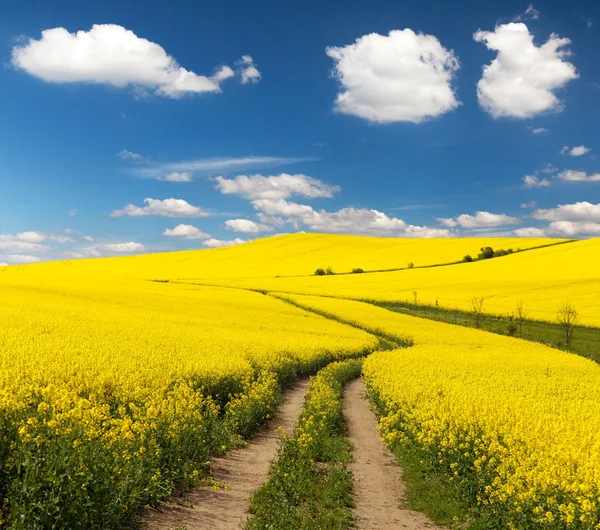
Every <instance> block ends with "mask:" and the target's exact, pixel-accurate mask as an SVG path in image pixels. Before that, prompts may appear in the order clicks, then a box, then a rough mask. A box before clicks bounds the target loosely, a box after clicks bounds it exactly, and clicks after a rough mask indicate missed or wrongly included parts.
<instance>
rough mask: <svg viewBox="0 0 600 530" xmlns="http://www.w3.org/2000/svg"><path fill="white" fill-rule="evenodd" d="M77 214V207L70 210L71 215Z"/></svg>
mask: <svg viewBox="0 0 600 530" xmlns="http://www.w3.org/2000/svg"><path fill="white" fill-rule="evenodd" d="M76 215H77V210H76V209H75V208H73V209H71V210H69V217H75V216H76Z"/></svg>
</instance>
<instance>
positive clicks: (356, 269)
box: [352, 267, 365, 274]
mask: <svg viewBox="0 0 600 530" xmlns="http://www.w3.org/2000/svg"><path fill="white" fill-rule="evenodd" d="M363 272H365V271H364V269H361V268H360V267H357V268H355V269H352V274H362V273H363Z"/></svg>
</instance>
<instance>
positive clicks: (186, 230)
mask: <svg viewBox="0 0 600 530" xmlns="http://www.w3.org/2000/svg"><path fill="white" fill-rule="evenodd" d="M163 236H168V237H179V238H182V239H208V238H209V237H210V234H205V233H204V232H203V231H202V230H200V229H199V228H197V227H195V226H192V225H184V224H179V225H177V226H176V227H175V228H167V229H166V230H165V231H164V232H163Z"/></svg>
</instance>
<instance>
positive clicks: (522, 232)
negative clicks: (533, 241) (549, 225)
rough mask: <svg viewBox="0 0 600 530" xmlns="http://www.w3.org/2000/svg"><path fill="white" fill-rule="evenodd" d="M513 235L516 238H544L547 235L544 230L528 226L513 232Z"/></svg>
mask: <svg viewBox="0 0 600 530" xmlns="http://www.w3.org/2000/svg"><path fill="white" fill-rule="evenodd" d="M513 234H514V235H515V236H517V237H546V236H547V234H546V232H545V230H542V229H541V228H535V227H533V226H528V227H525V228H517V229H516V230H513Z"/></svg>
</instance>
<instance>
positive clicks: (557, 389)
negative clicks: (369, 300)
mask: <svg viewBox="0 0 600 530" xmlns="http://www.w3.org/2000/svg"><path fill="white" fill-rule="evenodd" d="M286 296H288V297H289V298H290V299H292V300H293V301H294V302H296V303H297V304H300V305H301V306H304V307H310V308H311V309H313V310H317V311H319V312H323V313H326V314H329V315H331V316H333V317H335V318H337V319H340V320H341V321H345V322H349V323H352V324H354V325H357V326H360V327H362V328H363V329H366V330H369V331H371V332H374V333H379V334H384V335H385V336H386V337H392V338H395V339H396V340H397V341H399V342H400V341H401V342H403V343H405V344H410V345H411V346H410V347H408V348H404V349H396V350H391V351H378V352H376V353H374V354H372V355H371V356H369V357H368V358H367V359H366V360H365V362H364V364H363V374H364V377H365V380H366V383H367V386H368V389H369V392H370V394H371V396H372V397H373V398H374V400H375V402H376V403H377V404H378V405H379V408H380V411H381V414H382V416H381V420H380V429H381V433H382V436H383V438H384V440H385V441H386V443H387V444H389V445H390V446H392V447H393V446H395V445H396V444H405V445H406V446H408V447H411V448H413V449H416V450H417V451H418V452H419V453H420V454H421V455H422V458H424V459H428V460H429V461H430V463H431V464H433V465H435V466H436V467H438V468H440V469H442V470H443V471H445V472H446V473H448V474H449V475H450V476H451V477H452V480H453V481H454V482H455V483H456V484H457V487H458V488H459V489H461V490H462V491H463V493H464V494H465V495H466V496H467V497H471V498H472V500H473V501H475V502H476V503H477V505H478V506H479V508H480V509H482V510H484V511H487V512H488V513H490V514H491V517H490V519H489V520H490V521H493V522H495V523H496V524H497V528H527V529H535V528H585V529H592V528H596V529H597V528H600V434H599V433H600V367H599V366H598V365H597V364H596V363H594V362H592V361H590V360H588V359H584V358H582V357H578V356H576V355H572V354H569V353H565V352H562V351H559V350H554V349H552V348H548V347H546V346H544V345H541V344H536V343H531V342H526V341H523V340H520V339H516V338H510V337H503V336H498V335H494V334H491V333H486V332H483V331H479V330H475V329H470V328H462V327H457V326H452V325H450V324H444V323H440V322H432V321H429V320H424V319H419V318H415V317H410V316H406V315H403V314H399V313H394V312H391V311H387V310H385V309H381V308H378V307H375V306H372V305H369V304H365V303H361V302H355V301H348V300H339V299H332V298H320V297H312V296H289V295H286Z"/></svg>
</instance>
